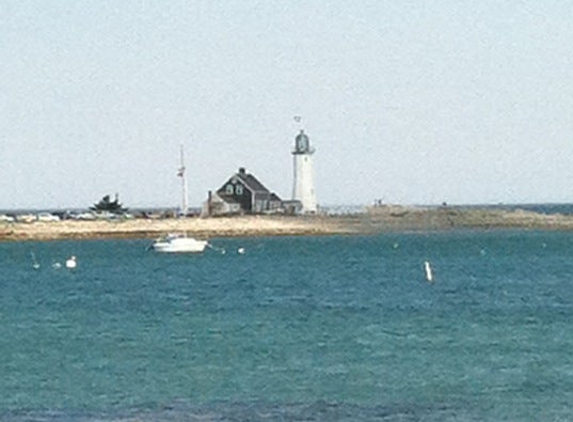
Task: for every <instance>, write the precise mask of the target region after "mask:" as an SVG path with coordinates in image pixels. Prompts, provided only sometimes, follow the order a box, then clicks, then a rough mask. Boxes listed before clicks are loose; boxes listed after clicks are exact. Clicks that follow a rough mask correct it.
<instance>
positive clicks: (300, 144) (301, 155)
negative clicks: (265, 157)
mask: <svg viewBox="0 0 573 422" xmlns="http://www.w3.org/2000/svg"><path fill="white" fill-rule="evenodd" d="M312 154H314V148H311V147H310V140H309V139H308V136H307V135H306V134H305V133H304V131H303V130H301V131H300V133H299V134H298V135H297V136H296V138H295V144H294V150H293V152H292V155H293V157H294V186H293V190H292V199H294V200H297V201H300V203H301V204H302V209H301V212H302V213H304V214H312V213H316V212H317V210H318V206H317V204H316V195H315V193H314V179H313V169H312Z"/></svg>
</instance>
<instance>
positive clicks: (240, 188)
mask: <svg viewBox="0 0 573 422" xmlns="http://www.w3.org/2000/svg"><path fill="white" fill-rule="evenodd" d="M235 193H236V194H237V195H242V194H243V185H237V186H235Z"/></svg>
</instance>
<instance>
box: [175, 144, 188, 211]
mask: <svg viewBox="0 0 573 422" xmlns="http://www.w3.org/2000/svg"><path fill="white" fill-rule="evenodd" d="M185 171H186V169H185V152H184V151H183V144H182V145H181V167H179V171H178V172H177V176H179V177H181V212H180V213H181V215H182V216H184V217H185V216H187V213H188V211H189V202H188V193H187V175H186V173H185Z"/></svg>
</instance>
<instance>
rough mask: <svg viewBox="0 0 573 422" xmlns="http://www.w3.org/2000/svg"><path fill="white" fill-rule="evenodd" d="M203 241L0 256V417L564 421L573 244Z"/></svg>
mask: <svg viewBox="0 0 573 422" xmlns="http://www.w3.org/2000/svg"><path fill="white" fill-rule="evenodd" d="M211 244H212V245H213V246H214V248H212V249H207V250H206V251H205V253H203V254H200V255H169V254H157V253H154V252H152V251H147V250H146V247H147V246H148V245H149V240H143V239H142V240H90V241H51V242H17V243H0V420H2V421H43V422H52V421H561V420H570V419H571V417H572V415H573V232H571V233H570V232H558V231H547V232H544V231H511V230H510V231H505V230H504V231H449V232H439V233H403V234H397V233H394V234H383V235H376V236H332V237H278V238H270V237H269V238H243V239H211ZM240 247H242V248H244V249H245V253H244V254H238V253H237V250H238V248H240ZM222 249H224V250H225V251H226V253H224V254H223V253H222ZM31 253H33V254H34V256H35V258H36V260H37V261H38V263H39V264H40V268H38V269H34V268H33V266H32V258H31ZM71 255H76V256H77V260H78V267H77V268H76V269H75V270H68V269H66V268H65V266H62V267H61V268H54V266H53V264H55V263H62V264H63V263H64V261H65V260H66V258H68V257H69V256H71ZM426 260H427V261H429V262H431V265H432V268H433V272H434V283H428V282H427V281H426V278H425V274H424V261H426Z"/></svg>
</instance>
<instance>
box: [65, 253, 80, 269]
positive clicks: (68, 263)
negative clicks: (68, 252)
mask: <svg viewBox="0 0 573 422" xmlns="http://www.w3.org/2000/svg"><path fill="white" fill-rule="evenodd" d="M77 266H78V263H77V261H76V257H75V255H74V256H72V257H71V258H70V259H68V260H67V261H66V268H69V269H73V268H76V267H77Z"/></svg>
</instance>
